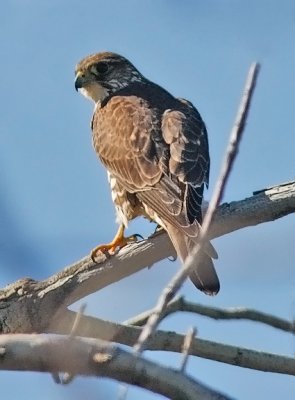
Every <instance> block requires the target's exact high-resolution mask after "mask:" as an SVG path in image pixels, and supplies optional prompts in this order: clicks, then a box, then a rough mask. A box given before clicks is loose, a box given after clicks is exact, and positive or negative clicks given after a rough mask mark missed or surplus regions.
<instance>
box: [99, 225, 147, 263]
mask: <svg viewBox="0 0 295 400" xmlns="http://www.w3.org/2000/svg"><path fill="white" fill-rule="evenodd" d="M124 231H125V227H124V225H123V224H121V225H120V226H119V229H118V231H117V233H116V236H115V237H114V239H113V240H112V241H111V242H110V243H107V244H100V245H99V246H97V247H95V248H94V249H93V250H92V251H91V259H92V261H94V260H95V257H96V256H97V253H99V252H101V253H108V254H114V253H115V251H116V249H117V248H119V249H121V248H122V247H124V246H126V245H127V244H128V243H133V242H136V241H137V240H138V238H139V237H141V238H142V236H140V235H138V234H134V235H131V236H127V237H125V236H124Z"/></svg>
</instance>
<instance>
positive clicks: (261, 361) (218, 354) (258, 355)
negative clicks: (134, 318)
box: [48, 310, 295, 375]
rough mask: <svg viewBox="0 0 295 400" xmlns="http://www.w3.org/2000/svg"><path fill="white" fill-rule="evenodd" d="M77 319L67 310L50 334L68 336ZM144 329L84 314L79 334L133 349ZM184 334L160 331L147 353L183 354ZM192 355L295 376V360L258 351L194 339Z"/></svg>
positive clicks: (147, 346)
mask: <svg viewBox="0 0 295 400" xmlns="http://www.w3.org/2000/svg"><path fill="white" fill-rule="evenodd" d="M75 318H76V313H75V312H73V311H68V310H66V311H65V313H63V314H61V315H60V316H59V317H57V318H56V320H55V321H52V324H51V327H50V329H49V330H48V332H49V333H57V334H66V333H67V332H68V331H69V329H70V328H69V327H71V326H72V324H73V321H74V320H75ZM141 332H142V328H139V327H135V326H126V325H122V324H118V323H113V322H109V321H104V320H101V319H99V318H93V317H88V316H85V315H83V316H82V317H81V323H80V325H79V327H78V330H77V334H78V335H79V336H84V337H95V338H99V339H103V340H107V341H113V342H116V343H121V344H124V345H127V346H133V345H134V343H136V341H137V339H138V336H139V335H140V333H141ZM184 337H185V336H184V335H180V334H178V333H175V332H166V331H161V330H158V331H156V332H155V333H154V334H153V335H152V337H150V338H149V340H148V341H147V343H146V350H153V351H169V352H176V353H182V346H183V342H184ZM190 355H193V356H198V357H202V358H206V359H209V360H213V361H218V362H222V363H226V364H230V365H235V366H239V367H242V368H250V369H254V370H258V371H265V372H275V373H278V374H287V375H295V358H294V357H288V356H282V355H278V354H272V353H267V352H263V351H255V350H250V349H246V348H243V347H240V346H231V345H227V344H223V343H218V342H214V341H209V340H205V339H201V338H200V337H199V336H198V337H197V338H194V339H192V342H191V347H190Z"/></svg>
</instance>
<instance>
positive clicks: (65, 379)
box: [59, 303, 86, 385]
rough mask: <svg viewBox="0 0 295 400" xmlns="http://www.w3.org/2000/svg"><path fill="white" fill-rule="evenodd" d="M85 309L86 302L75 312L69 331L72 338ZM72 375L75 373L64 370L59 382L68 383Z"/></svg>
mask: <svg viewBox="0 0 295 400" xmlns="http://www.w3.org/2000/svg"><path fill="white" fill-rule="evenodd" d="M85 309H86V303H84V304H81V306H80V308H79V311H78V312H77V314H76V318H75V320H74V323H73V326H72V329H71V332H70V333H69V338H73V337H75V336H76V335H77V331H78V328H79V324H80V322H81V317H82V315H83V314H84V312H85ZM74 377H75V375H73V374H69V373H68V372H65V373H63V375H62V377H60V382H59V383H62V384H63V385H68V384H69V383H71V382H72V381H73V379H74Z"/></svg>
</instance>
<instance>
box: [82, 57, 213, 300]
mask: <svg viewBox="0 0 295 400" xmlns="http://www.w3.org/2000/svg"><path fill="white" fill-rule="evenodd" d="M75 74H76V78H75V88H76V90H79V91H80V92H81V93H82V94H83V95H84V96H86V97H87V98H90V99H91V100H93V101H94V103H95V108H94V113H93V117H92V122H91V129H92V134H93V136H92V138H93V145H94V148H95V151H96V153H97V154H98V157H99V159H100V160H101V162H102V164H103V165H104V166H105V167H106V169H107V173H108V178H109V183H110V187H111V192H112V199H113V202H114V204H115V207H116V213H117V221H118V222H119V224H120V227H119V230H118V232H117V234H116V236H115V238H114V240H113V241H112V242H111V243H109V244H107V245H101V246H98V247H97V248H95V249H94V250H93V252H92V257H93V258H94V257H95V256H96V255H97V253H98V252H99V251H103V252H105V251H114V250H115V249H116V248H117V247H122V246H123V245H125V244H126V243H128V242H129V241H130V238H126V237H124V229H125V228H126V227H127V225H128V221H130V220H132V219H134V218H136V217H138V216H144V217H146V218H149V219H150V220H152V221H155V222H156V223H157V224H159V225H160V226H161V227H163V228H164V229H165V230H166V231H167V233H168V235H169V237H170V239H171V241H172V244H173V245H174V247H175V250H176V252H177V255H178V256H179V257H180V259H181V260H182V261H185V259H186V258H187V257H188V255H189V254H190V252H191V251H192V249H193V248H194V246H195V244H196V243H197V240H198V234H199V232H200V229H201V223H202V211H201V204H202V198H203V190H204V186H205V185H207V186H208V182H209V166H210V159H209V149H208V138H207V131H206V127H205V124H204V122H203V120H202V118H201V116H200V114H199V112H198V111H197V110H196V108H195V107H194V106H193V105H192V104H191V103H190V102H189V101H187V100H184V99H178V98H175V97H174V96H172V95H171V94H170V93H169V92H167V91H166V90H165V89H163V88H162V87H160V86H158V85H157V84H155V83H153V82H151V81H149V80H148V79H146V78H145V77H144V76H143V75H142V74H141V73H140V72H139V71H138V70H137V69H136V68H135V67H134V66H133V65H132V63H131V62H130V61H128V60H127V59H126V58H125V57H123V56H120V55H118V54H115V53H111V52H102V53H98V54H92V55H90V56H87V57H86V58H84V59H82V60H81V61H80V62H79V63H78V64H77V66H76V70H75ZM199 256H200V257H201V263H200V264H199V265H200V266H198V267H197V269H195V270H194V272H193V273H192V274H191V275H190V278H191V280H192V282H193V283H194V285H195V286H196V287H197V288H198V289H200V290H202V291H203V292H204V293H206V294H210V295H213V294H216V293H217V292H218V291H219V280H218V277H217V274H216V272H215V269H214V265H213V262H212V258H217V254H216V251H215V249H214V248H213V246H212V245H211V244H210V243H209V242H208V243H206V244H205V245H204V247H203V248H202V251H201V253H199Z"/></svg>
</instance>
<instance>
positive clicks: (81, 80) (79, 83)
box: [75, 71, 85, 92]
mask: <svg viewBox="0 0 295 400" xmlns="http://www.w3.org/2000/svg"><path fill="white" fill-rule="evenodd" d="M84 84H85V75H84V74H83V73H82V72H80V71H79V72H77V75H76V78H75V89H76V91H77V92H78V90H79V89H81V88H82V87H83V86H84Z"/></svg>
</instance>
